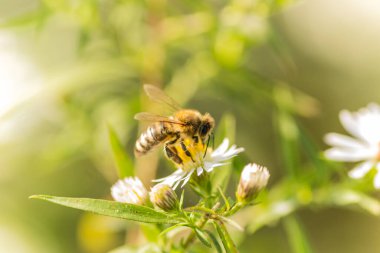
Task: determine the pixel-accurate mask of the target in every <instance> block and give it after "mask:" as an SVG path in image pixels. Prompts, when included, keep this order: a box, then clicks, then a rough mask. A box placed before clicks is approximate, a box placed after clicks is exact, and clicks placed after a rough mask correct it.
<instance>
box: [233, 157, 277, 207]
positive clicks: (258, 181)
mask: <svg viewBox="0 0 380 253" xmlns="http://www.w3.org/2000/svg"><path fill="white" fill-rule="evenodd" d="M269 177H270V174H269V171H268V169H267V168H266V167H264V166H260V165H257V164H255V163H253V164H248V165H246V166H245V167H244V169H243V171H242V173H241V176H240V182H239V185H238V189H237V192H236V198H237V199H238V201H239V202H243V201H246V202H249V201H251V200H252V199H253V198H255V197H256V196H257V194H258V193H259V192H260V191H261V190H262V189H263V188H264V187H265V186H266V185H267V183H268V180H269Z"/></svg>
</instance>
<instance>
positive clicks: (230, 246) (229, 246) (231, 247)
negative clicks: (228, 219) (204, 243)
mask: <svg viewBox="0 0 380 253" xmlns="http://www.w3.org/2000/svg"><path fill="white" fill-rule="evenodd" d="M214 226H215V228H216V231H217V232H218V235H219V237H220V240H221V241H222V243H223V246H224V249H225V250H226V252H229V253H238V250H237V248H236V246H235V244H234V242H233V241H232V238H231V236H230V234H229V233H228V231H227V229H226V226H224V224H223V222H220V221H219V222H214Z"/></svg>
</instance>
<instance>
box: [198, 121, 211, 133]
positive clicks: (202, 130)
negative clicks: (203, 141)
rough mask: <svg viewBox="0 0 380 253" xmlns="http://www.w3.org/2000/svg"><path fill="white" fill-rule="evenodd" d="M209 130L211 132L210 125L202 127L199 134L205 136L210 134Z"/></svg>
mask: <svg viewBox="0 0 380 253" xmlns="http://www.w3.org/2000/svg"><path fill="white" fill-rule="evenodd" d="M209 130H210V125H209V124H204V125H201V127H200V128H199V134H200V135H202V136H205V135H206V134H207V133H208V132H209Z"/></svg>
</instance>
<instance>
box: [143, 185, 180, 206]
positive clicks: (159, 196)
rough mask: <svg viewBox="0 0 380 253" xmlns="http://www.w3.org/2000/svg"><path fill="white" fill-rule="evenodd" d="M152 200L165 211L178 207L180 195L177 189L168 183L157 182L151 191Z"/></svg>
mask: <svg viewBox="0 0 380 253" xmlns="http://www.w3.org/2000/svg"><path fill="white" fill-rule="evenodd" d="M149 196H150V202H152V203H153V205H155V206H157V207H158V208H161V209H162V210H164V211H170V210H174V209H176V207H177V206H178V197H177V194H176V193H175V191H173V189H172V188H171V187H170V186H169V185H167V184H156V185H155V186H154V187H153V188H152V189H151V191H150V193H149Z"/></svg>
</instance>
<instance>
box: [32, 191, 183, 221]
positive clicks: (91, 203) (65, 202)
mask: <svg viewBox="0 0 380 253" xmlns="http://www.w3.org/2000/svg"><path fill="white" fill-rule="evenodd" d="M29 198H31V199H41V200H46V201H49V202H52V203H55V204H58V205H62V206H67V207H72V208H75V209H80V210H83V211H89V212H93V213H96V214H101V215H106V216H111V217H116V218H121V219H126V220H132V221H138V222H145V223H168V224H175V223H178V222H179V220H178V219H176V218H175V217H173V216H172V215H168V214H165V213H161V212H158V211H156V210H154V209H152V208H149V207H145V206H138V205H134V204H127V203H120V202H115V201H109V200H103V199H88V198H66V197H55V196H48V195H33V196H30V197H29Z"/></svg>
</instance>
